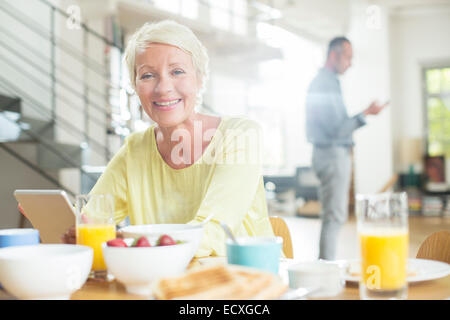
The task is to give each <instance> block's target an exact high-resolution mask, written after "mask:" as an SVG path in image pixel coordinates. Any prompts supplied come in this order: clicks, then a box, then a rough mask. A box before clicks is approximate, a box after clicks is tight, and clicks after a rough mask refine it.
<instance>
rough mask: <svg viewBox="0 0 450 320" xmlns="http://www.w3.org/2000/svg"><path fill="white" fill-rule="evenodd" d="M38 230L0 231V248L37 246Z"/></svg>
mask: <svg viewBox="0 0 450 320" xmlns="http://www.w3.org/2000/svg"><path fill="white" fill-rule="evenodd" d="M39 242H40V241H39V230H36V229H31V228H29V229H0V248H5V247H12V246H26V245H32V244H39Z"/></svg>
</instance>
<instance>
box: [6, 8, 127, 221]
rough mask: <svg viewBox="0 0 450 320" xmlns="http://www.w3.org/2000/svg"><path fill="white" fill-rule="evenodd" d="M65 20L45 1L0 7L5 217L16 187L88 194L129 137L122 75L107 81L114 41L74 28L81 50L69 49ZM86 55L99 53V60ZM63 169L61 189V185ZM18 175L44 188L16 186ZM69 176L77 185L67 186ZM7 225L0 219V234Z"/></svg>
mask: <svg viewBox="0 0 450 320" xmlns="http://www.w3.org/2000/svg"><path fill="white" fill-rule="evenodd" d="M69 18H70V16H69V15H68V14H67V13H66V12H65V11H63V10H60V9H59V8H57V7H55V6H53V5H52V4H51V3H49V2H48V1H46V0H27V1H26V2H25V1H17V2H12V1H11V2H8V1H1V2H0V70H2V72H0V179H1V181H0V184H1V185H2V186H1V187H0V201H1V202H2V203H4V204H5V203H7V205H6V206H5V205H4V206H3V207H4V209H5V207H6V208H7V209H8V210H6V211H11V210H12V208H13V207H14V208H15V207H16V206H17V203H15V200H14V198H13V197H12V192H13V191H14V189H16V188H42V189H49V188H54V189H56V188H58V189H63V190H65V191H66V192H67V193H68V194H69V195H70V196H71V198H72V200H73V198H74V196H75V195H76V194H80V193H88V192H89V191H90V189H91V188H92V186H93V185H94V184H95V182H96V181H97V179H98V177H99V176H100V175H101V173H102V172H103V170H104V166H105V165H106V164H107V162H108V161H109V160H110V159H111V157H112V155H114V153H115V152H116V151H117V149H118V147H119V146H120V145H121V144H122V142H123V139H124V137H125V136H126V134H128V133H129V132H130V124H129V123H127V122H124V121H122V120H121V117H120V116H121V114H120V110H121V109H120V106H119V101H120V99H119V97H120V96H121V95H123V94H124V92H125V91H126V90H125V89H124V88H123V87H121V86H120V78H121V74H119V75H116V78H115V79H113V76H112V75H111V74H110V70H111V63H112V59H119V60H120V58H121V56H122V51H123V50H122V46H121V42H122V41H121V39H120V37H119V40H117V38H116V36H117V35H114V40H110V39H107V38H105V37H103V36H100V35H99V34H98V33H97V32H95V31H93V30H91V29H90V28H88V27H87V26H86V25H84V24H82V23H81V24H80V26H79V27H80V29H79V33H76V34H75V35H77V36H79V35H82V36H81V38H82V39H83V40H82V43H83V45H76V44H75V43H74V42H73V41H71V40H70V39H66V36H65V35H64V32H67V33H69V32H70V31H68V30H65V29H64V27H62V26H64V23H65V21H66V20H67V19H69ZM27 39H28V40H27ZM93 42H96V43H95V44H93ZM33 43H34V44H33ZM89 45H91V49H90V48H89ZM92 48H100V49H101V50H100V51H101V53H102V54H100V55H98V56H101V57H102V59H103V61H100V62H99V60H98V59H96V57H95V55H91V54H90V51H89V50H91V51H92ZM119 65H120V63H119ZM118 79H119V80H118ZM125 97H128V98H129V95H128V94H126V93H125ZM121 102H122V103H123V99H122V101H121ZM2 157H3V158H2ZM11 157H12V158H13V159H15V161H11V160H8V159H12V158H11ZM7 158H8V159H7ZM7 160H8V161H7ZM8 163H9V165H8ZM30 170H31V171H30ZM65 170H68V173H70V174H69V175H68V177H69V178H66V182H68V183H63V182H61V175H62V174H63V173H66V171H65ZM22 171H23V172H25V171H26V172H27V174H29V173H28V172H33V175H37V176H39V177H40V178H39V179H41V180H39V179H38V178H36V179H35V180H36V181H38V180H39V181H44V180H45V181H46V182H45V183H42V186H41V185H40V184H39V183H37V185H34V186H33V185H32V183H30V185H28V184H27V181H26V176H25V177H22V180H20V178H18V180H17V181H15V177H16V176H17V177H19V176H21V174H22V175H23V172H22ZM12 172H15V173H12ZM74 172H78V174H77V175H78V177H77V178H76V179H79V183H74V184H72V183H71V182H72V181H71V180H72V178H71V177H72V176H73V173H74ZM16 173H17V174H16ZM5 177H8V178H5ZM11 177H12V178H11ZM5 179H6V180H5ZM30 181H31V180H30ZM74 185H75V186H77V185H78V186H79V188H78V187H74ZM15 211H17V210H15ZM15 213H16V212H15ZM8 225H11V223H10V222H8V223H5V222H3V221H2V217H1V216H0V228H2V227H7V226H8ZM11 226H13V225H11Z"/></svg>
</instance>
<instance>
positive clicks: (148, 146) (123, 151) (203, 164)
mask: <svg viewBox="0 0 450 320" xmlns="http://www.w3.org/2000/svg"><path fill="white" fill-rule="evenodd" d="M260 136H261V129H260V127H259V125H258V124H257V123H256V122H254V121H251V120H248V119H243V118H231V117H230V118H229V117H224V118H222V119H221V122H220V124H219V126H218V128H217V130H216V131H215V133H214V135H213V138H212V140H211V142H210V144H209V145H208V147H207V148H206V150H205V151H204V152H203V154H202V156H201V157H200V158H199V159H198V160H197V161H196V162H195V163H194V164H192V165H190V166H189V167H187V168H184V169H173V168H171V167H170V166H169V165H168V164H167V163H166V162H165V161H164V160H163V158H162V157H161V154H160V153H159V150H158V148H157V144H156V139H155V132H154V126H152V127H150V128H148V129H147V130H145V131H143V132H136V133H133V134H131V135H130V136H128V137H127V139H126V140H125V143H124V145H123V146H122V147H121V148H120V150H119V151H118V153H117V154H116V155H115V156H114V157H113V159H112V160H111V161H110V162H109V164H108V166H107V168H106V170H105V172H104V173H103V174H102V176H101V177H100V178H99V180H98V181H97V183H96V184H95V186H94V187H93V189H92V190H91V194H95V193H96V194H102V193H110V194H113V195H114V196H115V215H114V220H115V222H116V224H117V223H119V222H120V221H122V220H123V219H125V217H127V216H128V217H129V219H130V223H131V224H132V225H140V224H155V223H191V224H199V223H201V222H202V221H203V220H204V219H205V218H206V217H208V216H209V215H210V214H211V213H213V214H214V217H213V219H212V220H211V221H210V222H209V223H207V224H206V225H205V226H204V235H203V240H202V243H201V245H200V248H199V250H198V251H197V254H196V256H197V257H204V256H209V255H218V256H225V255H226V249H225V239H226V235H225V233H224V232H223V230H222V228H221V226H220V224H219V223H218V222H219V221H222V222H225V223H226V224H227V225H228V226H229V227H230V228H231V230H232V232H233V234H234V235H235V236H245V235H250V236H256V235H260V236H273V231H272V228H271V225H270V221H269V218H268V214H267V204H266V198H265V191H264V183H263V178H262V174H261V157H260V148H261V142H260V141H261V140H260Z"/></svg>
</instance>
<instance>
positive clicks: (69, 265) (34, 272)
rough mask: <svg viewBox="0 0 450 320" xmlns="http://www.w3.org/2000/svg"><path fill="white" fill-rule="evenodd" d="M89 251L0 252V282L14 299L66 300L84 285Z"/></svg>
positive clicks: (39, 248)
mask: <svg viewBox="0 0 450 320" xmlns="http://www.w3.org/2000/svg"><path fill="white" fill-rule="evenodd" d="M92 259H93V250H92V248H90V247H87V246H81V245H71V244H37V245H29V246H15V247H8V248H2V249H0V282H1V284H2V285H3V287H4V289H5V290H6V291H8V292H9V293H11V294H12V295H14V296H15V297H16V298H18V299H69V298H70V295H71V294H72V293H73V292H74V291H76V290H78V289H79V288H81V286H82V285H83V284H84V283H85V282H86V280H87V278H88V276H89V272H90V271H91V267H92Z"/></svg>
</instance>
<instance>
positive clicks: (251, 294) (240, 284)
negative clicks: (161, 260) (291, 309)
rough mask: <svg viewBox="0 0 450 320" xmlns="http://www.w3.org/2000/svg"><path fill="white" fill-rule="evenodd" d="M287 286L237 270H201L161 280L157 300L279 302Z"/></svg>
mask: <svg viewBox="0 0 450 320" xmlns="http://www.w3.org/2000/svg"><path fill="white" fill-rule="evenodd" d="M286 290H287V285H285V284H283V283H281V281H280V280H279V279H278V277H276V276H275V275H273V274H271V273H268V272H263V271H258V270H255V269H250V268H245V267H237V266H225V265H214V266H201V267H198V268H195V269H193V270H190V271H188V272H186V273H185V274H183V275H181V276H179V277H172V278H164V279H160V280H159V281H158V282H157V283H156V285H155V286H154V287H153V294H154V296H155V298H156V299H163V300H167V299H183V300H234V299H239V300H248V299H255V298H256V299H275V298H277V297H279V296H281V295H282V294H283V293H284V292H285V291H286Z"/></svg>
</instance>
